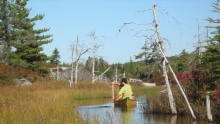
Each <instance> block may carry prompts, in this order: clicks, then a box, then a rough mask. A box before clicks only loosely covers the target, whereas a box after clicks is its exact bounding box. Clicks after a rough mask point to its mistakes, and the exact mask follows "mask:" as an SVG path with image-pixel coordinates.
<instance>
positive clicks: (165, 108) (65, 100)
mask: <svg viewBox="0 0 220 124" xmlns="http://www.w3.org/2000/svg"><path fill="white" fill-rule="evenodd" d="M131 85H132V88H133V92H134V93H135V95H136V96H141V95H146V96H147V98H148V101H147V102H148V103H150V102H153V104H154V107H153V109H149V106H144V107H143V109H145V112H146V114H148V113H154V114H170V112H169V111H170V108H169V104H168V100H167V99H168V98H167V97H166V95H165V94H163V93H161V92H160V91H162V90H164V89H166V87H164V86H156V87H144V86H142V85H140V84H131ZM114 89H115V93H117V92H118V90H119V89H118V88H117V86H116V87H115V88H114ZM174 92H175V93H174V96H175V99H176V101H177V106H178V107H177V109H178V113H179V114H180V115H187V114H189V112H188V110H187V107H186V104H185V103H184V102H182V99H180V98H181V97H180V96H179V95H180V94H178V93H176V91H174ZM111 98H112V92H111V85H110V84H108V83H94V84H92V83H91V82H86V81H85V82H79V83H78V84H74V85H72V87H68V84H67V83H66V82H64V81H58V82H57V81H49V82H44V83H40V82H36V83H33V85H32V86H15V85H5V86H1V87H0V116H1V118H0V123H84V120H83V119H82V117H80V115H79V114H78V113H77V110H76V109H77V107H78V105H77V102H75V101H76V100H77V101H79V100H85V99H109V101H111ZM178 98H179V99H178ZM91 104H92V103H91ZM196 105H197V104H196V102H195V104H193V105H192V106H193V108H194V110H195V109H196V110H195V112H196V113H197V116H198V115H199V116H200V117H201V118H204V117H205V116H206V114H205V113H206V112H205V109H204V107H205V106H203V105H202V106H198V105H197V106H196ZM151 107H152V106H151ZM149 110H150V111H149ZM201 113H202V114H201Z"/></svg>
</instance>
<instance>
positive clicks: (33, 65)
mask: <svg viewBox="0 0 220 124" xmlns="http://www.w3.org/2000/svg"><path fill="white" fill-rule="evenodd" d="M27 1H28V0H15V1H11V3H10V4H9V6H10V7H9V8H10V9H9V10H10V15H9V17H10V24H9V25H10V27H11V28H10V47H13V48H14V49H15V50H14V51H13V53H12V54H11V58H10V63H11V64H13V65H18V66H21V67H23V68H27V69H31V70H33V71H39V72H42V71H43V72H45V71H48V70H47V69H45V68H44V67H42V65H43V64H45V63H46V61H47V60H49V57H47V56H46V55H45V54H44V53H42V51H43V47H42V45H44V44H48V43H50V42H52V39H51V37H52V35H45V33H46V32H47V31H49V29H48V28H44V29H34V26H35V21H38V20H42V19H43V17H44V15H40V14H39V15H36V16H34V17H33V18H30V17H29V13H30V10H31V9H27V8H25V6H26V5H27Z"/></svg>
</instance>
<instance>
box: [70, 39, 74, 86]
mask: <svg viewBox="0 0 220 124" xmlns="http://www.w3.org/2000/svg"><path fill="white" fill-rule="evenodd" d="M70 47H71V51H72V56H71V57H72V63H71V65H72V66H71V76H70V77H71V79H70V87H71V84H72V83H73V67H74V65H73V62H74V43H72V44H71V45H70Z"/></svg>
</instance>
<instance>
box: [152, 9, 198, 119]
mask: <svg viewBox="0 0 220 124" xmlns="http://www.w3.org/2000/svg"><path fill="white" fill-rule="evenodd" d="M155 7H156V5H154V6H153V13H154V23H155V28H156V32H157V37H158V45H159V48H160V51H161V53H162V56H163V61H162V62H163V72H164V76H165V81H166V85H167V91H168V96H169V101H170V105H171V110H172V113H177V112H176V110H175V109H176V105H175V102H174V99H173V98H172V97H173V96H172V92H171V89H170V85H169V82H168V77H167V75H166V64H168V66H169V69H170V70H171V72H172V74H173V76H174V79H175V81H176V83H177V85H178V86H179V89H180V91H181V93H182V95H183V97H184V99H185V101H186V103H187V106H188V108H189V110H190V112H191V115H192V117H193V118H194V119H196V116H195V115H194V112H193V110H192V107H191V105H190V103H189V101H188V99H187V97H186V95H185V93H184V91H183V89H182V86H181V85H180V83H179V80H178V79H177V77H176V75H175V73H174V71H173V69H172V67H171V66H170V64H169V62H168V60H167V58H166V50H165V47H164V44H163V41H162V39H161V37H160V32H159V28H158V21H157V18H156V17H157V16H156V10H155ZM173 103H174V104H173ZM172 107H173V108H172Z"/></svg>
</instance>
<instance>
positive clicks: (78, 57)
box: [75, 36, 89, 84]
mask: <svg viewBox="0 0 220 124" xmlns="http://www.w3.org/2000/svg"><path fill="white" fill-rule="evenodd" d="M79 47H80V44H79V40H78V36H77V41H76V45H75V51H76V61H75V84H77V81H78V67H79V61H80V58H81V56H82V55H83V54H85V53H86V52H88V51H89V49H86V50H83V45H82V46H81V47H80V49H79Z"/></svg>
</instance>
